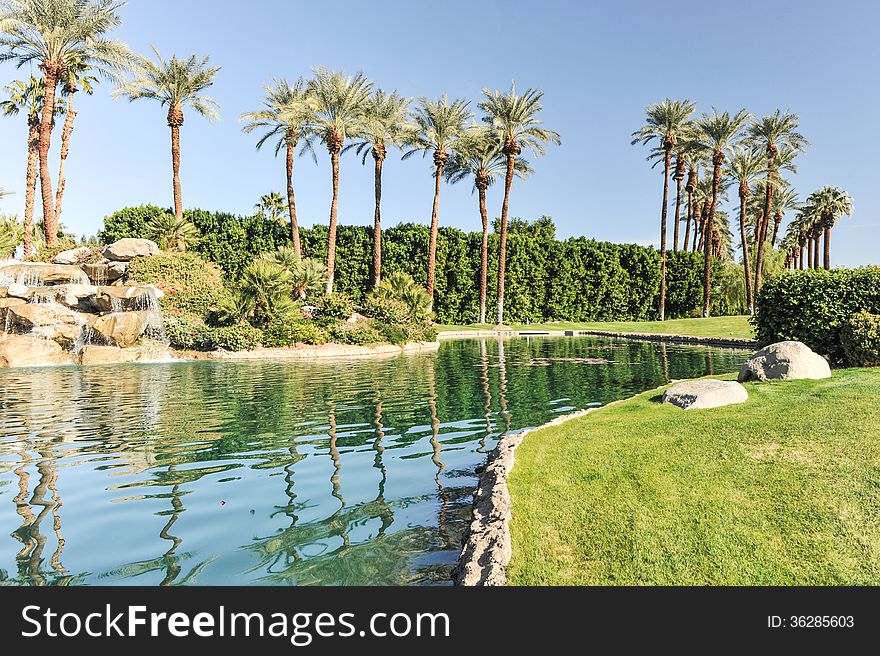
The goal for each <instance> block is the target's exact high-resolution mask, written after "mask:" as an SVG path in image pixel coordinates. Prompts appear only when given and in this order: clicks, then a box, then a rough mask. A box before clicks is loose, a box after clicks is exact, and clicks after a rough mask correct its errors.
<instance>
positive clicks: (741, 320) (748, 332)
mask: <svg viewBox="0 0 880 656" xmlns="http://www.w3.org/2000/svg"><path fill="white" fill-rule="evenodd" d="M510 327H511V328H512V329H513V330H608V331H611V332H619V333H657V334H663V335H691V336H694V337H739V338H743V339H752V338H754V331H753V330H752V326H751V324H749V318H748V317H747V316H741V317H711V318H709V319H671V320H669V321H597V322H594V323H569V322H560V323H540V324H539V323H533V324H521V323H516V324H513V325H511V326H510ZM438 328H439V330H440V332H448V331H458V330H492V329H494V326H488V325H486V326H478V325H469V326H438Z"/></svg>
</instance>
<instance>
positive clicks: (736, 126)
mask: <svg viewBox="0 0 880 656" xmlns="http://www.w3.org/2000/svg"><path fill="white" fill-rule="evenodd" d="M695 110H696V105H695V103H693V102H691V101H690V100H671V99H669V98H666V99H665V100H663V101H662V102H658V103H654V104H652V105H649V106H648V107H647V109H646V121H645V125H644V126H642V127H641V128H640V129H639V130H638V131H636V132H634V133H633V135H632V144H633V145H635V144H643V145H651V146H652V148H651V151H650V153H649V155H648V161H652V162H654V166H657V165H658V164H659V163H661V162H662V164H663V201H662V206H661V213H660V253H661V272H660V306H659V314H660V318H661V320H663V319H665V304H666V257H667V256H666V253H667V217H668V207H669V179H670V173H671V174H672V179H673V180H674V181H675V185H676V189H675V192H676V193H675V201H674V202H675V219H674V220H675V224H674V225H675V229H674V237H673V251H677V250H679V236H680V232H679V226H680V224H681V222H682V221H683V222H684V223H685V224H686V226H685V234H684V242H683V246H682V248H683V250H691V251H694V252H700V251H702V252H703V253H704V254H705V264H704V271H703V288H704V294H703V316H706V317H708V316H709V312H710V305H711V259H712V257H724V256H725V255H726V254H728V253H729V254H730V255H731V256H732V247H731V244H730V241H731V234H730V230H729V224H728V221H727V216H726V214H725V213H723V212H722V211H721V210H719V209H718V205H719V201H720V200H724V199H725V198H726V192H727V189H728V188H729V187H730V186H732V185H733V184H735V185H736V187H737V195H738V200H739V233H740V239H739V241H740V244H739V245H740V248H741V249H742V260H743V267H744V276H745V286H746V298H747V304H748V309H749V313H750V314H751V313H753V312H754V304H755V296H756V295H757V294H758V292H759V291H760V289H761V284H762V282H763V279H764V265H765V261H766V256H767V252H768V249H770V248H774V247H775V246H776V242H777V237H778V234H779V228H780V225H781V223H782V221H783V219H784V216H785V214H786V212H788V211H790V210H798V212H799V214H798V216H799V217H801V219H799V221H800V222H801V223H803V224H804V225H806V223H809V221H807V219H806V217H810V216H815V215H816V212H817V211H818V212H819V214H820V215H822V216H824V217H825V218H824V219H822V220H821V221H820V223H821V225H822V231H823V234H825V235H826V249H827V248H828V243H829V242H828V235H829V234H830V229H831V227H833V225H834V222H835V221H836V220H837V218H839V217H841V216H843V215H848V214H850V213H851V211H852V202H851V199H850V200H849V203H848V204H847V203H846V202H843V201H840V202H837V203H836V204H833V203H830V202H828V203H823V204H820V205H817V204H816V203H811V202H810V201H808V202H807V204H806V205H805V206H803V207H801V205H800V204H799V202H798V196H797V193H796V192H795V191H794V190H793V188H792V187H791V184H790V182H789V181H787V180H786V179H785V178H784V177H783V176H782V172H783V171H787V172H790V173H794V172H796V167H795V164H794V160H795V158H796V157H797V156H798V155H800V154H801V153H803V152H804V151H805V150H806V148H807V146H808V145H809V142H808V141H807V139H806V138H805V137H804V136H803V135H802V134H800V132H798V125H799V118H798V116H797V115H796V114H793V113H790V112H783V111H781V110H776V111H775V112H774V113H772V114H770V115H768V116H764V117H756V116H753V115H752V114H750V113H749V112H747V111H746V110H745V109H741V110H740V111H738V112H736V113H734V114H731V113H730V112H722V113H719V112H718V111H717V110H716V109H715V108H713V109H712V112H711V113H703V114H702V115H701V116H700V117H694V112H695ZM702 171H705V173H701V172H702ZM682 189H684V192H685V194H686V197H687V198H686V203H687V210H686V213H685V215H684V217H682V213H681V209H682ZM826 189H836V188H830V187H828V188H826ZM836 191H837V192H839V193H838V196H845V197H846V198H847V199H848V198H849V197H848V196H846V193H845V192H843V191H842V190H839V189H836ZM818 193H819V192H817V194H818ZM814 196H815V194H814ZM814 196H811V197H810V198H811V199H813V198H814ZM813 205H815V206H817V207H822V208H824V209H822V210H809V211H808V209H807V208H810V207H811V206H813ZM832 206H833V209H828V208H830V207H832ZM832 216H833V217H834V218H833V219H831V218H829V217H832ZM796 223H797V221H796ZM692 224H693V239H692V240H691V225H692ZM771 225H772V229H771ZM810 225H813V224H812V223H811V224H810ZM825 226H827V232H826V231H825ZM798 234H799V233H798ZM813 240H814V241H815V238H813ZM811 243H812V242H811ZM791 244H792V241H791V240H789V242H788V243H787V244H786V247H790V246H791ZM817 259H818V257H817ZM752 265H754V270H752ZM826 265H827V266H830V251H828V253H827V255H826Z"/></svg>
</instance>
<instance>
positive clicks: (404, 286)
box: [370, 271, 433, 323]
mask: <svg viewBox="0 0 880 656" xmlns="http://www.w3.org/2000/svg"><path fill="white" fill-rule="evenodd" d="M370 297H373V298H375V299H383V300H389V301H391V300H393V301H397V302H398V303H400V304H402V305H403V307H404V308H405V311H406V315H405V317H402V319H403V320H402V321H397V322H396V323H403V322H404V321H406V322H413V323H421V322H423V321H426V320H428V319H430V318H431V317H432V316H433V314H432V312H431V297H430V296H428V292H427V291H425V288H424V287H422V286H421V285H420V284H419V283H417V282H416V281H415V279H413V277H412V276H411V275H409V274H408V273H403V272H402V271H398V272H396V273H392V274H391V275H389V276H387V277H385V279H383V280H382V284H381V285H379V288H378V289H376V290H375V291H374V292H372V293H371V294H370Z"/></svg>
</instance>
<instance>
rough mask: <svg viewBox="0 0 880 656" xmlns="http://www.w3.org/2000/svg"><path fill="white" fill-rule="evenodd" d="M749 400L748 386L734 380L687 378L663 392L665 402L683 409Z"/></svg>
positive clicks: (718, 405) (703, 407) (700, 408)
mask: <svg viewBox="0 0 880 656" xmlns="http://www.w3.org/2000/svg"><path fill="white" fill-rule="evenodd" d="M748 400H749V393H748V392H747V391H746V388H745V387H743V386H742V385H740V384H739V383H735V382H733V381H732V380H731V381H728V380H687V381H684V382H681V383H676V384H675V385H673V386H672V387H670V388H669V389H667V390H666V391H665V392H663V403H671V404H672V405H674V406H677V407H679V408H681V409H682V410H702V409H705V408H720V407H721V406H725V405H732V404H734V403H745V402H746V401H748Z"/></svg>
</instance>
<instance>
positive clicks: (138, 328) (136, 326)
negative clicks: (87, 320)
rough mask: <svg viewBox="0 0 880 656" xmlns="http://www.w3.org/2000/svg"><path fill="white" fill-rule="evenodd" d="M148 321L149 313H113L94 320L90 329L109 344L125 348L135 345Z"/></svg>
mask: <svg viewBox="0 0 880 656" xmlns="http://www.w3.org/2000/svg"><path fill="white" fill-rule="evenodd" d="M150 319H151V313H149V312H113V313H111V314H105V315H104V316H102V317H98V318H97V319H95V320H94V322H92V324H91V327H92V329H93V330H95V332H97V333H98V334H99V335H100V336H101V337H103V338H104V339H105V340H107V341H108V342H109V343H110V344H115V345H116V346H119V347H122V348H126V347H128V346H133V345H134V344H136V343H137V341H138V340H139V339H140V337H141V335H143V334H144V331H145V330H146V329H147V328H148V327H149V324H150Z"/></svg>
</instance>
